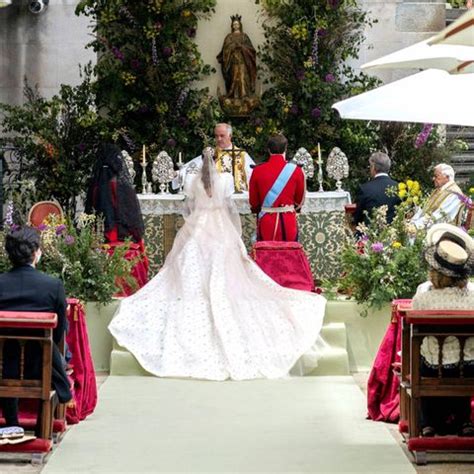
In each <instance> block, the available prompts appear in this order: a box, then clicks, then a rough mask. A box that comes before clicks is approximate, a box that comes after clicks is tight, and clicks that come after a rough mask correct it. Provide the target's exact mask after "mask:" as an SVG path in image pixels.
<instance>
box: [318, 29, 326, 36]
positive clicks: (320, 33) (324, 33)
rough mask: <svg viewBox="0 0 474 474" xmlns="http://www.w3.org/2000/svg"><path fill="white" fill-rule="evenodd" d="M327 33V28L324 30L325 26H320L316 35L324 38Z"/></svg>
mask: <svg viewBox="0 0 474 474" xmlns="http://www.w3.org/2000/svg"><path fill="white" fill-rule="evenodd" d="M327 34H328V30H326V28H320V29H319V30H318V36H320V37H321V38H324V37H325V36H327Z"/></svg>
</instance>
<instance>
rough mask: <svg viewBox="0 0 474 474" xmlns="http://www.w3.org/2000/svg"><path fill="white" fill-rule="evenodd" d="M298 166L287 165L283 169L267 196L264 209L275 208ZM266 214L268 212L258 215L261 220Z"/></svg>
mask: <svg viewBox="0 0 474 474" xmlns="http://www.w3.org/2000/svg"><path fill="white" fill-rule="evenodd" d="M296 166H297V165H295V164H294V163H287V164H286V165H285V166H284V167H283V169H282V170H281V171H280V174H279V175H278V178H277V179H276V180H275V182H274V183H273V185H272V187H271V188H270V190H269V191H268V193H267V195H266V196H265V199H264V200H263V204H262V207H273V204H275V201H276V200H277V198H278V196H279V195H280V194H281V192H282V191H283V189H285V186H286V185H287V184H288V181H289V180H290V178H291V176H292V174H293V172H294V171H295V169H296ZM265 214H266V212H263V211H260V212H259V213H258V218H259V219H261V218H262V217H263V216H264V215H265Z"/></svg>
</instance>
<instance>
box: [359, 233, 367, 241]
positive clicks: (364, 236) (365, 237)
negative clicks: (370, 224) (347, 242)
mask: <svg viewBox="0 0 474 474" xmlns="http://www.w3.org/2000/svg"><path fill="white" fill-rule="evenodd" d="M359 240H362V241H363V242H367V241H368V240H369V236H368V235H367V234H362V236H361V237H360V239H359Z"/></svg>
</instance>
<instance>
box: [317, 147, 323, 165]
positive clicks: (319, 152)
mask: <svg viewBox="0 0 474 474" xmlns="http://www.w3.org/2000/svg"><path fill="white" fill-rule="evenodd" d="M322 162H323V160H322V158H321V146H320V145H319V142H318V164H319V165H321V164H322Z"/></svg>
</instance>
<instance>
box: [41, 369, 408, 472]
mask: <svg viewBox="0 0 474 474" xmlns="http://www.w3.org/2000/svg"><path fill="white" fill-rule="evenodd" d="M99 400H100V403H99V406H98V408H97V410H96V412H95V413H94V414H93V415H92V416H91V417H89V418H88V419H87V420H86V421H84V422H82V423H80V424H79V425H77V426H75V427H73V428H72V429H71V430H70V431H69V432H68V433H67V434H66V436H65V438H64V439H63V441H62V442H61V444H60V445H59V446H58V447H57V448H56V449H55V451H54V453H53V454H52V456H51V458H50V459H49V462H48V464H47V465H46V467H45V469H44V470H43V471H42V472H43V474H49V473H65V472H90V473H92V472H94V473H95V472H97V473H99V472H127V473H134V472H210V473H211V472H212V473H223V472H234V473H239V472H268V473H278V472H313V473H331V472H337V473H344V472H347V473H349V472H351V473H389V472H390V473H396V474H403V473H414V472H415V470H414V469H413V467H412V465H411V463H410V462H409V461H408V459H407V458H406V457H405V455H404V454H403V452H402V450H401V449H400V447H399V446H398V444H397V443H396V441H395V440H394V439H393V437H392V436H391V434H390V433H389V431H388V430H387V428H386V427H385V426H384V425H383V424H382V423H375V422H372V421H368V420H366V419H365V415H366V410H365V398H364V396H363V394H362V393H361V391H360V389H359V388H358V387H357V386H356V384H355V383H354V380H353V379H352V377H295V378H288V379H284V380H281V379H280V380H256V381H248V382H204V381H192V380H176V379H159V378H155V377H113V376H112V377H109V378H108V379H107V381H106V382H105V383H104V385H103V386H102V388H101V390H100V393H99Z"/></svg>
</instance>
